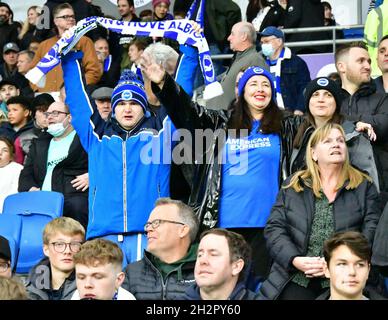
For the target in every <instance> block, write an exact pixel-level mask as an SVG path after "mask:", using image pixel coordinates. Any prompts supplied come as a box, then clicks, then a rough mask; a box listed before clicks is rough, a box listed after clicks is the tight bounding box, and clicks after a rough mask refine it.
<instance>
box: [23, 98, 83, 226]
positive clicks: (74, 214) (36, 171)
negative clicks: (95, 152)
mask: <svg viewBox="0 0 388 320" xmlns="http://www.w3.org/2000/svg"><path fill="white" fill-rule="evenodd" d="M44 114H45V115H46V117H47V120H48V128H47V133H42V134H41V135H40V136H39V137H38V139H36V140H34V142H33V144H32V146H31V150H30V152H29V153H28V157H27V160H26V163H25V167H24V169H23V171H22V172H21V174H20V178H19V191H20V192H21V191H36V190H43V191H57V192H61V193H63V195H64V197H65V203H64V207H63V215H64V216H66V217H71V218H73V219H75V220H77V221H78V222H80V223H81V224H82V225H83V226H86V225H87V221H88V193H87V189H88V187H89V179H88V173H87V172H88V156H87V154H86V152H85V150H84V149H83V148H82V146H81V142H80V140H79V137H78V136H77V134H76V132H75V130H74V129H73V126H72V125H71V121H72V118H71V115H70V113H69V109H68V107H67V106H66V105H65V104H64V103H63V102H54V103H52V104H51V105H50V107H49V108H48V110H47V112H45V113H44Z"/></svg>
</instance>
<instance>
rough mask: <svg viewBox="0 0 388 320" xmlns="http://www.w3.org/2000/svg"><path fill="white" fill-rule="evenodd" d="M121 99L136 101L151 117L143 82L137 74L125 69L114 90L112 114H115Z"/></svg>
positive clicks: (146, 114) (147, 116) (146, 115)
mask: <svg viewBox="0 0 388 320" xmlns="http://www.w3.org/2000/svg"><path fill="white" fill-rule="evenodd" d="M120 101H136V102H137V103H138V104H140V106H141V107H142V108H143V110H144V116H145V117H146V118H149V117H150V116H151V113H150V112H149V111H148V110H147V106H148V101H147V95H146V92H145V89H144V86H143V84H142V83H141V82H140V81H139V79H138V78H137V77H136V74H135V73H133V72H132V71H130V70H129V69H125V70H124V71H123V72H122V73H121V77H120V80H119V83H118V84H117V86H116V87H115V88H114V89H113V92H112V98H111V103H112V115H114V114H115V108H116V106H117V104H118V103H119V102H120Z"/></svg>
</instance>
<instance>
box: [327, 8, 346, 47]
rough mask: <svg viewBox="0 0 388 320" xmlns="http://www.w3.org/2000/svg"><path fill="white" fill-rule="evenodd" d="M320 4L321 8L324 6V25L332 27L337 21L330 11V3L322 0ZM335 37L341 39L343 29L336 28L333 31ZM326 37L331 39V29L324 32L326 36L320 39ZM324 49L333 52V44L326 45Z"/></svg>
mask: <svg viewBox="0 0 388 320" xmlns="http://www.w3.org/2000/svg"><path fill="white" fill-rule="evenodd" d="M322 5H323V8H324V16H325V18H324V22H325V27H334V26H336V25H338V23H337V22H336V21H335V19H334V15H333V13H332V11H331V10H332V9H331V5H330V3H329V2H327V1H322ZM335 38H336V39H343V38H344V33H343V31H342V30H337V31H336V32H335ZM326 39H330V40H332V39H333V32H332V31H331V30H330V31H327V32H326V36H325V38H324V39H322V40H326ZM325 51H326V52H333V46H332V45H327V49H326V50H325Z"/></svg>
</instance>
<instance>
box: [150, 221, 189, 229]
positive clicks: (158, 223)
mask: <svg viewBox="0 0 388 320" xmlns="http://www.w3.org/2000/svg"><path fill="white" fill-rule="evenodd" d="M164 222H167V223H174V224H181V225H182V226H184V225H185V223H183V222H179V221H172V220H164V219H155V220H153V221H149V222H147V223H146V224H145V225H144V230H145V231H147V229H148V228H149V227H150V226H152V229H156V228H158V227H159V226H160V224H161V223H164Z"/></svg>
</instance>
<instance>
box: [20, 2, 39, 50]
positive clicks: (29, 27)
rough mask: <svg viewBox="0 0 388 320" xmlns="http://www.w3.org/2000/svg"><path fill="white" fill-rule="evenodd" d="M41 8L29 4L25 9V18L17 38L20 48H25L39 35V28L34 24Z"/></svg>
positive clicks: (37, 19)
mask: <svg viewBox="0 0 388 320" xmlns="http://www.w3.org/2000/svg"><path fill="white" fill-rule="evenodd" d="M41 12H42V8H40V7H38V6H31V7H29V8H28V10H27V20H26V21H24V23H23V27H22V30H21V31H20V33H19V36H18V39H19V41H20V47H21V48H22V50H27V49H28V46H29V45H30V43H31V40H32V39H33V38H34V37H39V30H38V29H37V27H36V25H37V23H38V21H39V16H40V14H41Z"/></svg>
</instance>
